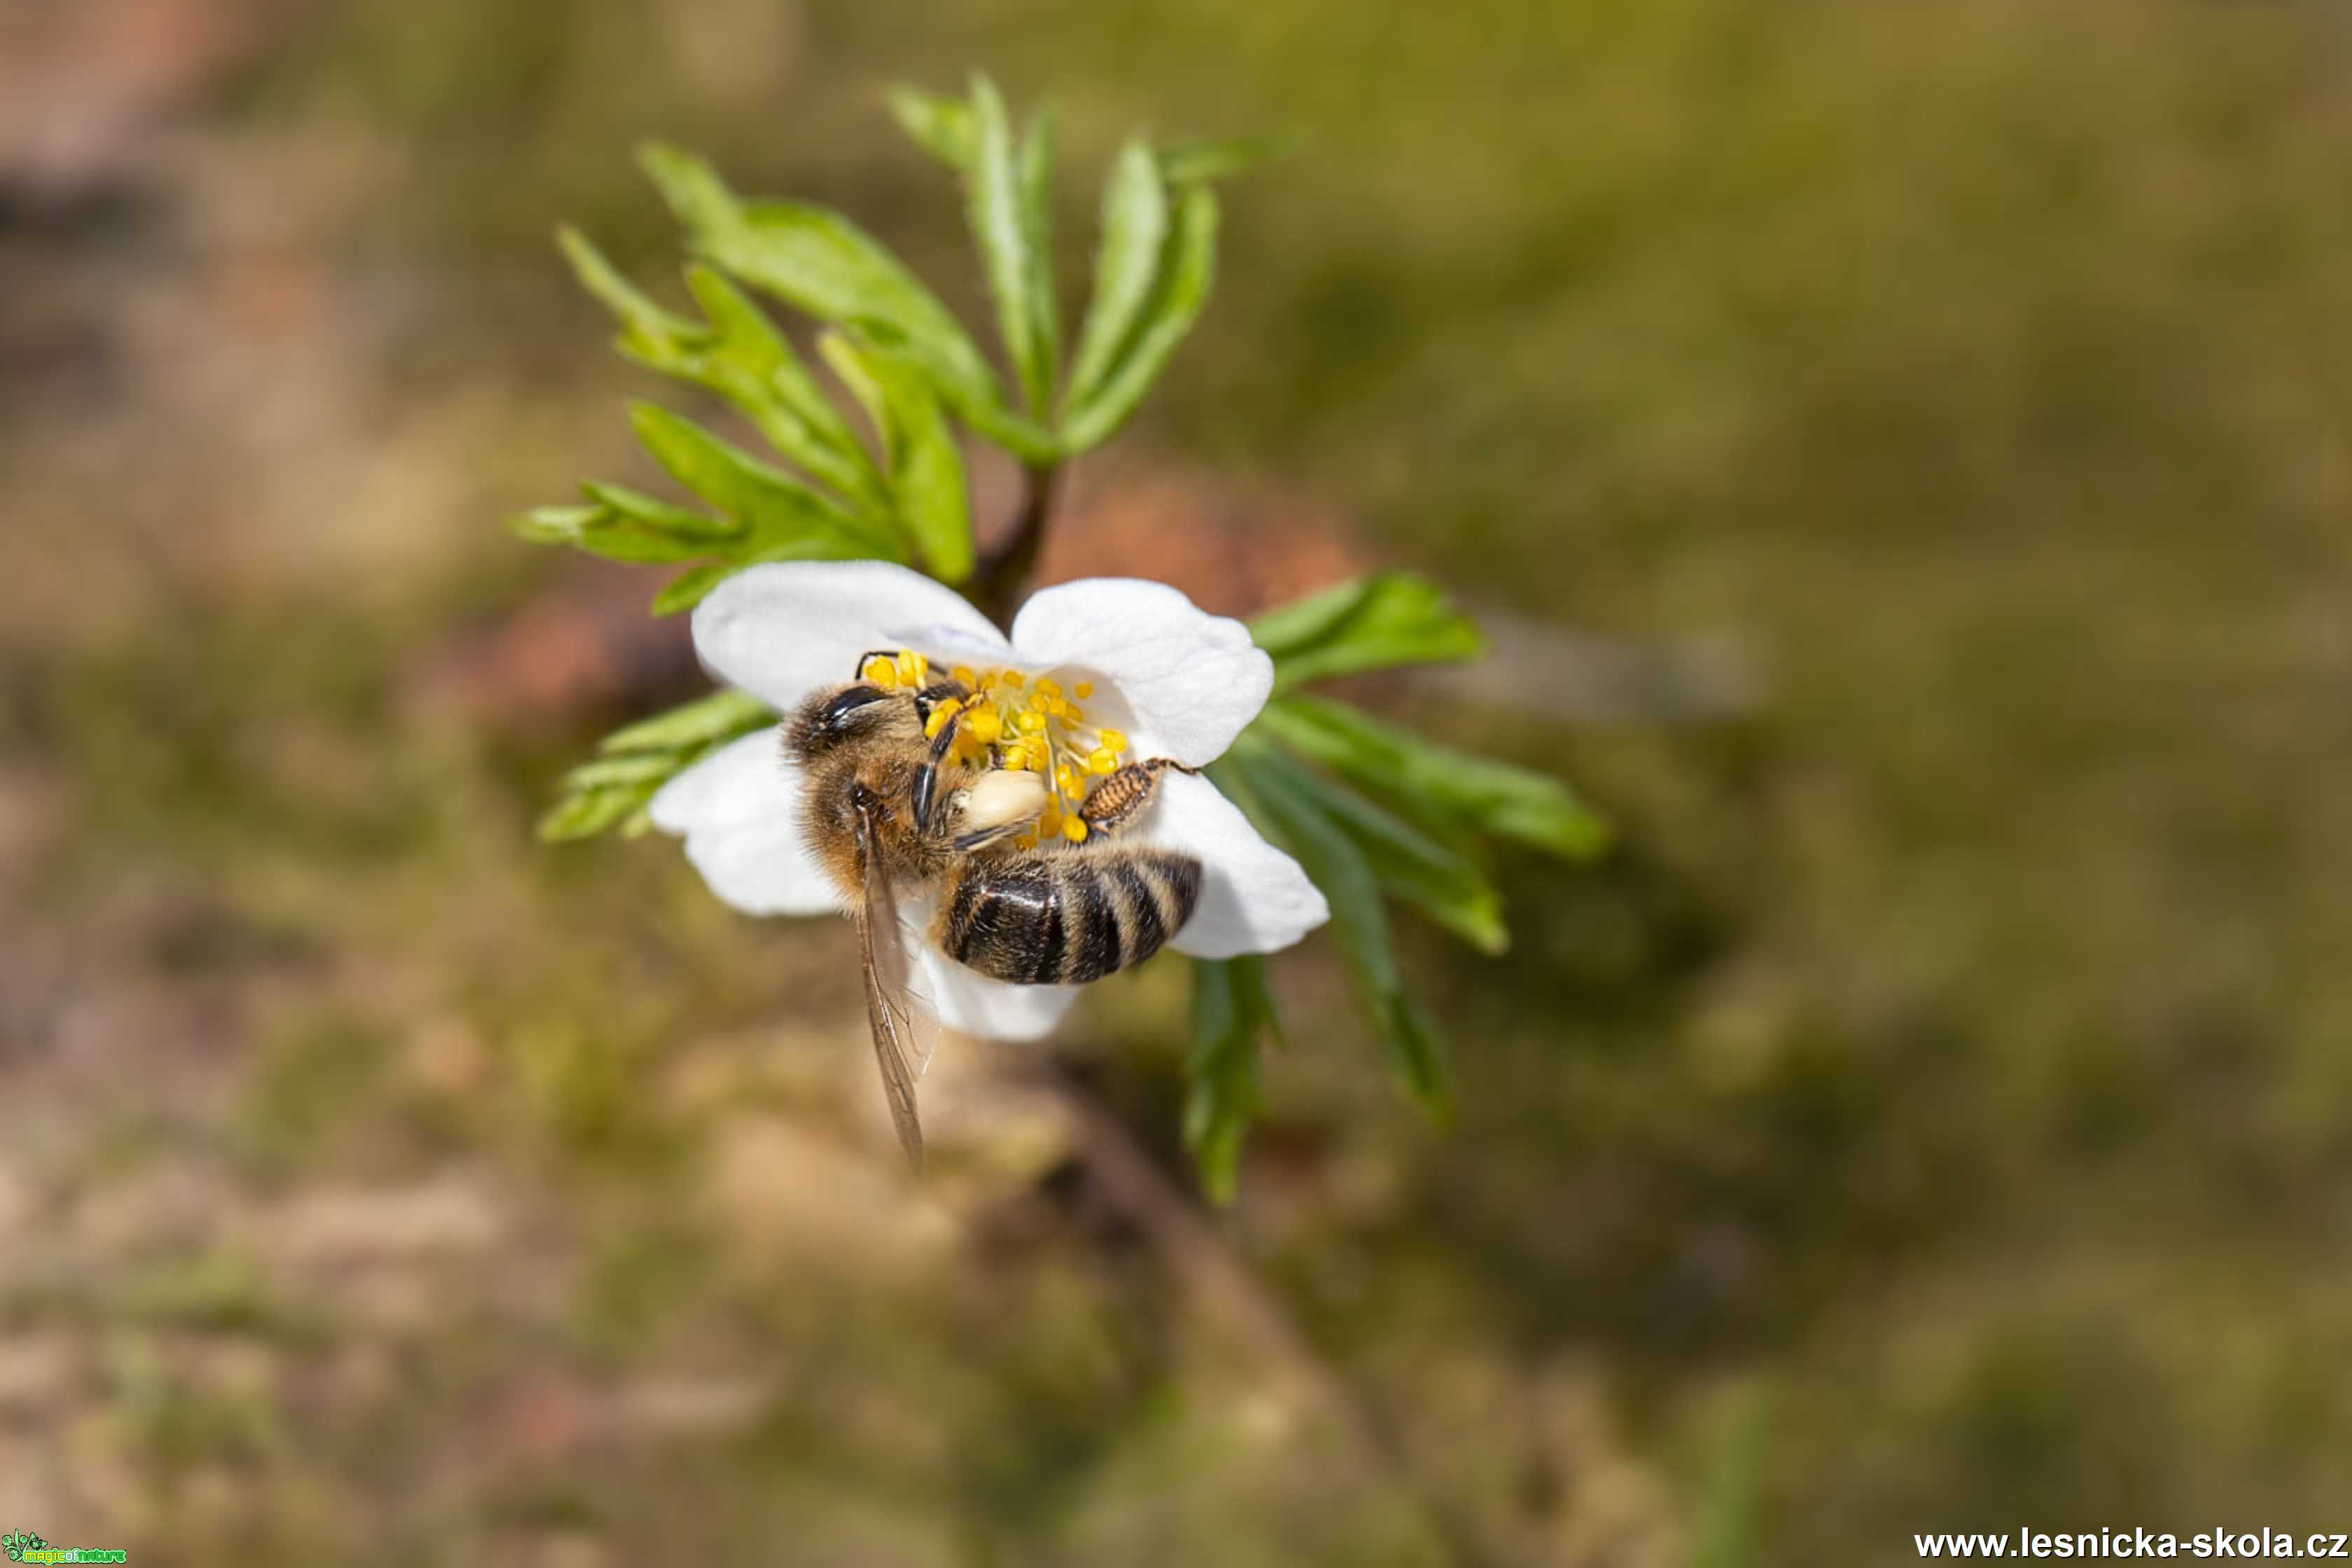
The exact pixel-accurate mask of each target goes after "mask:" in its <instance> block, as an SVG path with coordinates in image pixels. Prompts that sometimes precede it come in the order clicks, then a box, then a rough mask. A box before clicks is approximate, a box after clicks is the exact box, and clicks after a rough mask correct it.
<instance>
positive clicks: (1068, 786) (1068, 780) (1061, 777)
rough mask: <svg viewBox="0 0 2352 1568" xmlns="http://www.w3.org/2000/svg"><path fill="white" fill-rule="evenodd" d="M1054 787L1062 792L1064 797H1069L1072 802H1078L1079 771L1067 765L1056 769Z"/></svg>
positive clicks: (1064, 764)
mask: <svg viewBox="0 0 2352 1568" xmlns="http://www.w3.org/2000/svg"><path fill="white" fill-rule="evenodd" d="M1054 787H1055V789H1058V790H1060V791H1061V792H1062V793H1063V794H1064V795H1068V796H1069V797H1070V798H1071V799H1072V800H1076V798H1077V797H1078V773H1077V770H1076V768H1073V767H1071V766H1070V764H1069V763H1063V764H1062V765H1061V766H1060V767H1058V768H1055V770H1054Z"/></svg>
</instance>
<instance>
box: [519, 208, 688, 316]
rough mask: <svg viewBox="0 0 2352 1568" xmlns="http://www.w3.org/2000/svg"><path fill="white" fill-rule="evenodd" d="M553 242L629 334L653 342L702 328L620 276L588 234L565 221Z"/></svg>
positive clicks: (582, 284) (586, 286) (578, 277)
mask: <svg viewBox="0 0 2352 1568" xmlns="http://www.w3.org/2000/svg"><path fill="white" fill-rule="evenodd" d="M555 243H556V246H557V247H558V248H560V249H561V250H562V252H563V258H564V259H565V260H566V261H569V262H570V263H571V264H572V276H573V277H575V278H577V279H579V280H580V286H581V287H582V288H583V289H587V290H588V292H589V293H590V294H592V295H593V296H595V298H596V299H597V300H601V301H602V302H603V304H604V308H605V309H606V310H610V311H612V312H613V314H614V317H615V318H617V319H618V320H619V321H620V323H621V325H622V326H624V327H625V328H626V329H628V331H629V332H630V334H631V335H633V336H635V337H639V338H644V339H647V340H651V341H655V342H667V341H673V340H686V339H691V338H693V337H695V336H696V335H698V333H700V332H701V331H702V329H701V328H700V327H698V326H697V325H696V324H695V323H694V322H692V321H688V320H687V319H686V318H685V317H683V316H677V315H672V314H671V313H670V312H669V311H667V310H663V309H662V308H661V307H660V306H659V305H656V304H655V303H654V302H653V301H652V300H649V299H647V298H646V296H645V295H643V294H641V293H639V292H638V291H637V289H635V287H634V286H633V285H632V284H631V283H630V282H629V280H628V279H625V278H624V277H622V276H621V274H620V272H619V271H618V270H617V269H616V268H614V266H613V264H612V263H611V262H609V261H607V260H605V259H604V253H603V252H601V251H599V250H598V249H597V248H596V247H594V246H593V245H592V244H590V243H589V240H588V237H587V236H586V235H584V234H582V233H581V232H580V231H579V230H578V229H576V228H572V227H571V226H568V225H567V226H564V227H562V228H560V229H558V230H557V231H556V234H555Z"/></svg>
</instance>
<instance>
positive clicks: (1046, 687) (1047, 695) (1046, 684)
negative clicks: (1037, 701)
mask: <svg viewBox="0 0 2352 1568" xmlns="http://www.w3.org/2000/svg"><path fill="white" fill-rule="evenodd" d="M1061 694H1062V689H1061V688H1060V687H1059V686H1057V685H1055V683H1054V682H1053V681H1050V680H1048V679H1045V677H1044V676H1042V675H1041V676H1039V677H1038V678H1037V695H1038V696H1040V697H1042V698H1044V699H1045V700H1046V701H1047V702H1049V703H1050V702H1051V701H1053V700H1054V699H1055V698H1056V697H1059V696H1060V695H1061Z"/></svg>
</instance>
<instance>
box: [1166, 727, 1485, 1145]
mask: <svg viewBox="0 0 2352 1568" xmlns="http://www.w3.org/2000/svg"><path fill="white" fill-rule="evenodd" d="M1271 754H1272V753H1270V752H1268V751H1267V750H1266V748H1265V742H1256V741H1253V740H1252V739H1251V738H1250V737H1249V736H1248V735H1247V734H1246V733H1244V736H1243V737H1242V739H1241V740H1240V741H1239V742H1235V743H1234V748H1233V750H1232V751H1230V752H1227V753H1226V754H1225V756H1224V758H1223V760H1222V761H1221V762H1218V763H1215V764H1213V766H1212V767H1211V769H1210V776H1211V777H1212V778H1213V780H1214V782H1215V783H1216V784H1217V787H1218V788H1219V789H1221V790H1223V791H1224V792H1225V794H1226V795H1229V796H1230V797H1231V798H1232V799H1233V801H1234V804H1235V805H1239V806H1240V807H1241V808H1242V810H1243V811H1244V813H1246V814H1247V815H1248V816H1249V817H1250V819H1251V820H1252V821H1253V822H1255V824H1257V826H1258V827H1259V829H1260V831H1262V832H1264V833H1265V835H1266V836H1267V837H1269V838H1272V839H1273V840H1274V841H1275V842H1276V844H1278V845H1279V846H1281V847H1283V848H1285V849H1286V850H1288V851H1289V852H1290V854H1291V856H1292V857H1293V858H1296V859H1297V862H1298V863H1299V865H1300V866H1301V867H1302V868H1304V869H1305V870H1306V872H1307V877H1308V879H1311V880H1312V881H1313V882H1314V883H1315V885H1316V886H1317V887H1318V888H1320V889H1322V890H1323V896H1324V898H1325V899H1326V900H1328V901H1329V903H1330V906H1331V934H1332V935H1333V937H1334V938H1335V939H1336V940H1337V941H1338V942H1339V955H1340V957H1341V958H1342V959H1343V960H1344V961H1345V962H1346V963H1347V967H1348V977H1349V980H1350V981H1351V982H1352V983H1353V984H1354V987H1355V991H1356V1000H1357V1002H1358V1003H1359V1005H1361V1007H1362V1008H1363V1011H1364V1016H1365V1019H1366V1021H1367V1022H1368V1023H1370V1026H1371V1027H1372V1032H1373V1034H1374V1036H1375V1037H1377V1038H1378V1039H1379V1040H1380V1042H1381V1049H1382V1051H1383V1052H1384V1053H1385V1054H1386V1056H1387V1058H1388V1062H1389V1068H1390V1070H1391V1071H1392V1072H1394V1073H1395V1074H1396V1077H1397V1080H1398V1082H1399V1083H1401V1084H1402V1086H1403V1087H1404V1089H1405V1090H1406V1092H1407V1093H1409V1094H1411V1095H1412V1098H1413V1100H1415V1101H1416V1102H1417V1103H1419V1104H1420V1105H1421V1106H1422V1107H1423V1109H1424V1110H1428V1111H1429V1112H1431V1113H1432V1114H1433V1115H1442V1114H1444V1111H1445V1109H1446V1106H1447V1101H1448V1094H1447V1089H1446V1068H1445V1048H1444V1043H1443V1042H1442V1041H1441V1040H1440V1039H1439V1038H1438V1037H1437V1033H1436V1029H1435V1027H1434V1026H1433V1025H1432V1023H1431V1022H1430V1019H1429V1017H1428V1015H1427V1014H1425V1013H1423V1011H1422V1009H1421V1008H1420V1006H1419V1005H1417V1004H1416V1003H1414V1002H1413V1001H1412V998H1411V997H1409V996H1407V995H1406V994H1405V990H1404V980H1403V977H1402V975H1401V974H1400V973H1398V970H1397V966H1396V954H1395V952H1394V951H1393V950H1392V949H1391V946H1390V944H1389V925H1388V914H1387V910H1386V909H1385V908H1384V907H1383V906H1382V904H1381V884H1380V877H1379V874H1378V873H1377V872H1376V871H1375V870H1374V869H1373V867H1372V864H1371V861H1370V859H1369V858H1366V856H1365V855H1364V852H1363V851H1362V850H1361V849H1360V848H1359V847H1357V845H1356V842H1355V840H1354V839H1352V838H1351V837H1349V835H1348V832H1347V830H1346V829H1345V828H1344V827H1342V826H1340V825H1339V824H1338V823H1336V822H1334V821H1332V820H1331V818H1330V817H1329V816H1327V815H1326V814H1325V813H1324V812H1323V810H1322V809H1321V807H1320V806H1319V805H1318V803H1317V802H1316V801H1315V800H1314V798H1313V797H1312V796H1311V795H1306V794H1305V793H1303V792H1302V791H1300V790H1299V789H1298V788H1297V784H1295V783H1294V782H1293V778H1292V775H1291V774H1289V773H1286V772H1285V771H1283V770H1281V769H1279V768H1276V767H1270V766H1268V765H1267V758H1268V757H1269V756H1270V755H1271Z"/></svg>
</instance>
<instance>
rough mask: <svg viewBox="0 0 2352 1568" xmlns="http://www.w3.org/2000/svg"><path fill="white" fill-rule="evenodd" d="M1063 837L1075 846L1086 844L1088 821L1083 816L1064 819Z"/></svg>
mask: <svg viewBox="0 0 2352 1568" xmlns="http://www.w3.org/2000/svg"><path fill="white" fill-rule="evenodd" d="M1062 837H1065V838H1066V839H1068V840H1069V841H1070V842H1071V843H1073V844H1084V843H1085V842H1086V841H1087V819H1086V818H1085V817H1083V816H1066V817H1064V818H1063V819H1062Z"/></svg>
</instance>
